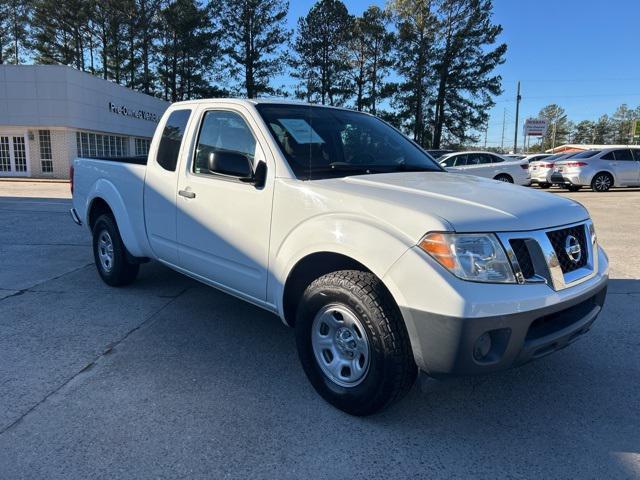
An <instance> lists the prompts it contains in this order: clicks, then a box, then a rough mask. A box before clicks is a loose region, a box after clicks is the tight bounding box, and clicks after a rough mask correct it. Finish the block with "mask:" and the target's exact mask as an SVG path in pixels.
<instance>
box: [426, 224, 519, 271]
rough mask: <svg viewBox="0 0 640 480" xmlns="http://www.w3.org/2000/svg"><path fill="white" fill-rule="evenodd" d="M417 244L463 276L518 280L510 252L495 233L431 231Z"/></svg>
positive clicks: (444, 265) (439, 261)
mask: <svg viewBox="0 0 640 480" xmlns="http://www.w3.org/2000/svg"><path fill="white" fill-rule="evenodd" d="M418 245H419V246H420V248H422V249H423V250H424V251H425V252H427V253H428V254H429V255H431V256H432V257H433V258H434V259H435V260H436V261H437V262H438V263H439V264H440V265H442V266H443V267H445V268H446V269H447V270H449V271H450V272H451V273H453V274H454V275H455V276H456V277H459V278H462V279H463V280H472V281H474V282H493V283H516V278H515V276H514V274H513V269H512V268H511V264H510V263H509V260H508V259H507V255H506V254H505V252H504V249H503V248H502V246H501V245H500V242H499V241H498V239H497V238H496V236H495V235H493V234H489V233H487V234H468V233H460V234H458V233H429V234H427V235H425V236H424V238H423V239H422V240H420V243H419V244H418Z"/></svg>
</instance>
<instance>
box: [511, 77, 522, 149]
mask: <svg viewBox="0 0 640 480" xmlns="http://www.w3.org/2000/svg"><path fill="white" fill-rule="evenodd" d="M520 100H522V97H521V96H520V82H519V81H518V93H517V94H516V133H515V136H514V138H513V153H518V116H519V115H520Z"/></svg>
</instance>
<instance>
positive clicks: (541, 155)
mask: <svg viewBox="0 0 640 480" xmlns="http://www.w3.org/2000/svg"><path fill="white" fill-rule="evenodd" d="M552 156H553V154H551V153H534V154H532V155H527V156H526V157H524V160H526V161H527V162H529V163H531V162H537V161H539V160H544V159H545V158H549V157H552Z"/></svg>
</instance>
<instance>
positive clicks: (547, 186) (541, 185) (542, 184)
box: [538, 183, 551, 190]
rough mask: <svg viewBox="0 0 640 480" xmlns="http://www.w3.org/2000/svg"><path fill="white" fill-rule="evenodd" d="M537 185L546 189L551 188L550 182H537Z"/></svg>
mask: <svg viewBox="0 0 640 480" xmlns="http://www.w3.org/2000/svg"><path fill="white" fill-rule="evenodd" d="M538 187H540V188H541V189H543V190H546V189H547V188H551V184H550V183H539V184H538Z"/></svg>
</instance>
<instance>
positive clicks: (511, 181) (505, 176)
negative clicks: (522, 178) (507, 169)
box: [494, 173, 513, 183]
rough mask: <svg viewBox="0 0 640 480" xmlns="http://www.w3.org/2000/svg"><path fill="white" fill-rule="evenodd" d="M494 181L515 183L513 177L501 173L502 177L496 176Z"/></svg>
mask: <svg viewBox="0 0 640 480" xmlns="http://www.w3.org/2000/svg"><path fill="white" fill-rule="evenodd" d="M494 180H498V181H500V182H506V183H513V178H511V175H507V174H506V173H501V174H500V175H496V176H495V177H494Z"/></svg>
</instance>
